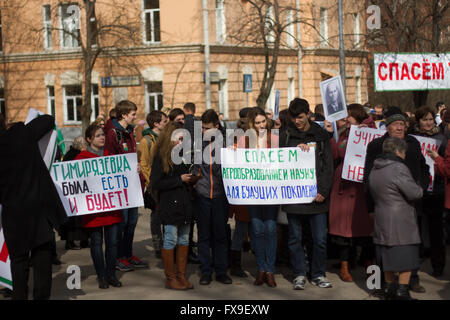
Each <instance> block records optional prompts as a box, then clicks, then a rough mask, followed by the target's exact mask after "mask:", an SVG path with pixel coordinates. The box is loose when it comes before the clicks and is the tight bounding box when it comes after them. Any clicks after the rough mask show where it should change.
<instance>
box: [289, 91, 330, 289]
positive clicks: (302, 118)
mask: <svg viewBox="0 0 450 320" xmlns="http://www.w3.org/2000/svg"><path fill="white" fill-rule="evenodd" d="M309 112H310V111H309V103H308V101H306V100H304V99H299V98H296V99H294V100H292V101H291V103H290V104H289V114H290V116H291V119H292V121H291V122H290V123H289V124H288V127H287V129H286V131H285V132H283V133H282V134H281V135H280V147H300V148H301V149H302V150H304V151H308V150H309V149H310V147H313V148H314V149H313V150H314V152H315V160H316V179H317V196H316V197H315V199H314V201H313V202H312V203H307V204H290V205H284V206H282V209H283V210H284V211H285V212H286V213H287V218H288V222H289V251H290V254H291V264H292V266H293V269H294V289H297V290H303V289H305V287H306V273H307V270H306V261H305V254H304V251H303V244H302V225H301V218H302V217H303V218H307V220H308V222H309V223H310V225H311V232H312V237H313V255H312V261H311V264H310V265H311V266H312V267H311V278H312V279H311V282H312V283H313V284H314V285H316V286H318V287H320V288H331V287H332V285H331V283H330V282H329V281H328V279H327V278H326V276H325V271H326V260H327V212H328V210H329V195H330V191H331V186H332V183H333V157H332V153H331V144H330V136H329V134H328V133H327V132H326V131H325V130H324V129H322V128H321V127H320V126H319V125H318V124H316V123H315V122H312V121H309V120H308V115H309Z"/></svg>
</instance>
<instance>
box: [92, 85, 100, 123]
mask: <svg viewBox="0 0 450 320" xmlns="http://www.w3.org/2000/svg"><path fill="white" fill-rule="evenodd" d="M94 85H98V84H96V83H93V84H92V85H91V87H92V88H91V110H92V112H91V121H95V119H96V116H95V98H97V99H98V115H100V98H99V94H98V90H97V94H94Z"/></svg>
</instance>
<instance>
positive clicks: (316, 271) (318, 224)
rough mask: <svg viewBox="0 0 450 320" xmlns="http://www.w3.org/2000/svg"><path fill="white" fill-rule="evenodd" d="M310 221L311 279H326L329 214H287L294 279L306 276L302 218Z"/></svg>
mask: <svg viewBox="0 0 450 320" xmlns="http://www.w3.org/2000/svg"><path fill="white" fill-rule="evenodd" d="M302 217H303V218H306V219H308V221H309V223H310V225H311V234H312V238H313V250H312V262H311V261H310V262H311V277H312V278H313V279H314V278H317V277H322V276H323V277H324V276H325V271H326V265H327V214H326V213H320V214H311V215H297V214H289V213H288V214H287V218H288V226H289V242H288V247H289V252H290V257H291V264H292V267H293V269H294V277H298V276H305V275H306V259H305V252H304V250H303V245H302V224H301V218H302Z"/></svg>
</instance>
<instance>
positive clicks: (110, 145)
mask: <svg viewBox="0 0 450 320" xmlns="http://www.w3.org/2000/svg"><path fill="white" fill-rule="evenodd" d="M112 124H113V127H112V128H111V129H109V130H108V132H106V143H105V149H106V150H108V152H109V154H111V155H115V154H123V153H133V152H136V140H135V139H134V132H133V131H134V128H133V126H128V127H127V128H123V127H122V126H121V125H120V123H119V121H117V119H113V120H112Z"/></svg>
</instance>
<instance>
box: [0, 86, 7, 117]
mask: <svg viewBox="0 0 450 320" xmlns="http://www.w3.org/2000/svg"><path fill="white" fill-rule="evenodd" d="M2 89H3V88H2ZM2 102H3V105H4V106H5V114H6V100H5V89H3V98H1V97H0V105H1V103H2ZM1 112H2V110H1V109H0V113H1ZM5 114H3V115H5Z"/></svg>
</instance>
